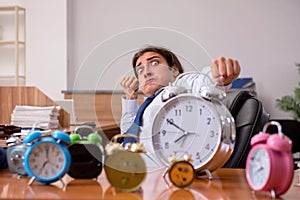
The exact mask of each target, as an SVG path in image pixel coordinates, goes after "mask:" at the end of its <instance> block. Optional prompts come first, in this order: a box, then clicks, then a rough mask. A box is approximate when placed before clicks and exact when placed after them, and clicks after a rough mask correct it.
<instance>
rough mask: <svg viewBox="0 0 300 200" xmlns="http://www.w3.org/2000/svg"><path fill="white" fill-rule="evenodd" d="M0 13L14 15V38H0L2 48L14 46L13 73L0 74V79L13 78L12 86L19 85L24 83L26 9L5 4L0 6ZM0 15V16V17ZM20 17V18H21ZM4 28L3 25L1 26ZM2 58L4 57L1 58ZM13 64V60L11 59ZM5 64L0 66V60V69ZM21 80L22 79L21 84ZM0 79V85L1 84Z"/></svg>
mask: <svg viewBox="0 0 300 200" xmlns="http://www.w3.org/2000/svg"><path fill="white" fill-rule="evenodd" d="M0 13H1V15H3V14H5V15H11V14H13V15H14V18H15V22H14V38H9V39H6V38H3V39H2V40H0V48H4V47H6V46H9V47H12V48H14V65H15V69H14V73H13V74H9V75H7V74H0V80H2V79H13V80H14V85H13V86H20V85H26V9H25V8H22V7H20V6H5V7H0ZM1 15H0V17H1ZM21 18H22V19H21ZM21 20H22V21H23V30H20V24H21ZM3 28H5V27H3ZM21 31H23V40H21V39H20V33H21ZM21 51H23V55H22V57H23V58H22V59H23V60H22V71H23V73H20V66H21V63H20V62H21V61H20V56H21ZM2 59H4V58H2ZM12 65H13V61H12ZM3 67H6V66H1V62H0V69H1V68H2V69H3ZM21 80H22V81H23V82H22V84H21ZM1 82H3V80H2V81H0V85H1Z"/></svg>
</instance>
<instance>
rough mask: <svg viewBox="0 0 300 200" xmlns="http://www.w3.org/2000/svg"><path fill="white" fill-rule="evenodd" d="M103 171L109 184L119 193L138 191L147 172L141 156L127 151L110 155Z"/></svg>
mask: <svg viewBox="0 0 300 200" xmlns="http://www.w3.org/2000/svg"><path fill="white" fill-rule="evenodd" d="M104 169H105V172H106V177H107V179H108V181H109V182H110V184H111V185H112V186H113V187H115V188H116V189H118V190H121V191H134V190H136V189H138V187H139V186H140V185H141V183H142V181H143V180H144V179H145V177H146V170H147V169H146V164H145V162H144V160H143V158H142V157H141V155H139V153H133V152H129V151H118V152H116V153H114V154H112V155H110V156H109V157H108V158H107V159H106V162H105V166H104Z"/></svg>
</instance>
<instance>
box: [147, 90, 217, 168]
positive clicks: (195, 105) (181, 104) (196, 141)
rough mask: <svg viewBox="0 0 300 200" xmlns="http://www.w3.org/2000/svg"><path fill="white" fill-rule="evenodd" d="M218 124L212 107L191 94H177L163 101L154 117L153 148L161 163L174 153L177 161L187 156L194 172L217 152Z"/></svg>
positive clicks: (165, 162)
mask: <svg viewBox="0 0 300 200" xmlns="http://www.w3.org/2000/svg"><path fill="white" fill-rule="evenodd" d="M221 135H222V121H221V120H220V117H219V115H218V112H217V111H216V109H215V107H214V105H213V104H212V103H211V102H208V101H206V100H204V99H202V98H200V97H197V96H195V95H191V94H186V95H179V96H176V97H174V98H173V99H171V100H169V101H167V102H166V103H165V104H164V106H163V107H162V108H161V109H160V110H159V111H158V113H157V114H156V116H155V119H154V122H153V126H152V136H153V147H154V150H155V152H156V154H157V156H158V157H159V158H160V159H161V161H162V162H163V163H164V164H165V165H168V164H169V162H168V158H169V157H170V155H171V154H172V153H174V152H177V154H176V155H177V157H178V160H183V156H184V154H189V155H191V157H192V159H193V162H192V164H193V166H194V168H195V169H198V168H201V167H202V166H204V165H205V164H207V163H208V162H209V161H210V160H211V159H212V158H213V156H214V155H215V153H216V152H217V150H218V148H219V145H220V142H221Z"/></svg>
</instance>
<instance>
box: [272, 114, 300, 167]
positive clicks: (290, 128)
mask: <svg viewBox="0 0 300 200" xmlns="http://www.w3.org/2000/svg"><path fill="white" fill-rule="evenodd" d="M270 121H276V122H278V123H279V124H280V125H281V130H282V132H283V134H285V135H286V136H288V137H289V138H290V139H291V140H292V143H293V144H292V153H293V157H294V163H295V165H294V169H297V168H298V167H297V163H298V162H300V122H298V121H296V120H291V119H272V120H270ZM266 132H267V133H270V134H274V133H278V129H277V127H276V126H274V125H271V126H269V127H268V128H267V130H266Z"/></svg>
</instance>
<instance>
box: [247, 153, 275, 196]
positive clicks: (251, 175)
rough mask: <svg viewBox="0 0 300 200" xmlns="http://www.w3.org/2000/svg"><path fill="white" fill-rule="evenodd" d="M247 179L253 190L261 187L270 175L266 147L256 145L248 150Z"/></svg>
mask: <svg viewBox="0 0 300 200" xmlns="http://www.w3.org/2000/svg"><path fill="white" fill-rule="evenodd" d="M247 162H248V163H247V169H246V170H247V172H248V173H247V179H248V181H249V183H250V186H251V187H252V188H253V189H254V190H260V189H262V188H263V187H264V186H265V185H266V184H267V181H268V180H269V177H270V170H271V165H270V156H269V153H268V151H267V149H266V148H261V147H257V148H254V149H252V150H251V151H250V152H249V158H248V161H247Z"/></svg>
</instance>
